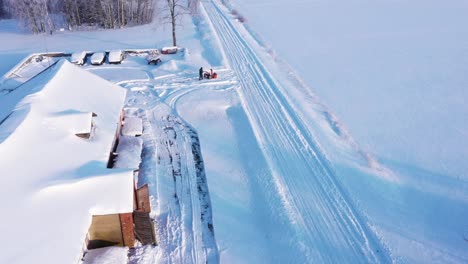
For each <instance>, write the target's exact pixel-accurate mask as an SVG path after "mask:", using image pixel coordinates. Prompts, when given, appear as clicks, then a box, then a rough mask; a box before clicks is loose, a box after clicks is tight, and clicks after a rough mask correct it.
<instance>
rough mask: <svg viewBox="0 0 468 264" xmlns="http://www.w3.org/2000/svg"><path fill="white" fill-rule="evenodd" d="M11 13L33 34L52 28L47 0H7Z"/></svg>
mask: <svg viewBox="0 0 468 264" xmlns="http://www.w3.org/2000/svg"><path fill="white" fill-rule="evenodd" d="M7 5H8V6H9V8H10V10H12V12H13V15H14V16H16V17H17V18H19V19H20V20H21V21H22V22H23V23H24V25H25V26H26V27H28V28H29V29H31V31H32V32H33V33H35V34H37V33H42V32H47V31H49V30H53V29H54V25H53V23H52V19H51V17H50V14H49V9H48V5H47V0H8V2H7Z"/></svg>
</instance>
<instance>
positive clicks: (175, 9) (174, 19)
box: [162, 0, 189, 46]
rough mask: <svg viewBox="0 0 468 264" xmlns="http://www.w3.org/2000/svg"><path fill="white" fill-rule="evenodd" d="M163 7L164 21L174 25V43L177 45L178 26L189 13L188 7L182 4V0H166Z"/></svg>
mask: <svg viewBox="0 0 468 264" xmlns="http://www.w3.org/2000/svg"><path fill="white" fill-rule="evenodd" d="M166 1H167V2H166V4H165V5H164V7H163V12H164V13H165V15H164V16H163V17H162V19H163V23H168V24H171V27H172V45H174V46H177V36H176V27H177V26H178V25H179V24H180V20H181V19H182V17H183V15H186V14H188V13H189V12H188V10H187V7H185V6H184V5H182V1H181V0H166Z"/></svg>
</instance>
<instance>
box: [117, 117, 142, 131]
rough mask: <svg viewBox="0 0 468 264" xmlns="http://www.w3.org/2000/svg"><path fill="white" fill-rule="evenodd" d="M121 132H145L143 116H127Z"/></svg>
mask: <svg viewBox="0 0 468 264" xmlns="http://www.w3.org/2000/svg"><path fill="white" fill-rule="evenodd" d="M121 133H122V135H124V136H139V135H141V134H143V122H142V120H141V118H139V117H135V116H128V117H125V119H124V123H123V126H122V130H121Z"/></svg>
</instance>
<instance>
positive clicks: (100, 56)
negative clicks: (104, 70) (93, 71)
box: [91, 52, 106, 65]
mask: <svg viewBox="0 0 468 264" xmlns="http://www.w3.org/2000/svg"><path fill="white" fill-rule="evenodd" d="M105 57H106V54H105V53H104V52H95V53H94V54H93V55H92V56H91V64H92V65H101V64H103V63H104V59H105Z"/></svg>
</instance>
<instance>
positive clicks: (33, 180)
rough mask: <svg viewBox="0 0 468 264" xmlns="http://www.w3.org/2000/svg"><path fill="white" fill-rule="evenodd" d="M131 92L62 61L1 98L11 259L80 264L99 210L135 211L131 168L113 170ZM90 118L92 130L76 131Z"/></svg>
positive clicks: (0, 170) (6, 243)
mask: <svg viewBox="0 0 468 264" xmlns="http://www.w3.org/2000/svg"><path fill="white" fill-rule="evenodd" d="M125 95H126V91H125V89H123V88H121V87H120V86H117V85H114V84H112V83H110V82H108V81H106V80H104V79H102V78H100V77H98V76H96V75H94V74H92V73H90V72H87V71H85V70H83V69H81V68H80V67H77V66H75V65H73V64H71V63H70V62H68V61H66V60H62V61H60V62H58V63H57V64H56V65H55V66H53V67H52V68H51V69H49V70H47V71H45V72H43V73H41V74H40V76H37V77H36V78H33V79H31V80H30V81H29V82H27V83H25V84H24V85H23V86H21V87H20V88H18V90H16V91H14V92H12V93H10V94H8V95H5V96H0V105H2V107H1V108H2V109H0V123H1V124H0V157H1V159H0V186H2V187H3V188H2V191H1V192H0V199H1V201H2V210H3V212H2V215H3V217H2V224H1V225H0V233H1V234H2V235H3V238H4V239H2V240H1V242H0V247H1V248H3V249H4V250H5V252H8V256H7V257H6V259H9V260H11V261H9V263H60V264H62V263H76V261H77V260H78V259H79V257H80V256H79V254H80V252H81V249H82V246H83V243H84V240H85V236H86V233H87V231H88V228H89V226H90V224H91V220H92V218H91V216H92V215H93V214H95V215H97V214H110V213H122V212H131V211H133V199H132V197H133V170H131V169H107V161H108V158H109V152H110V150H111V148H112V144H113V139H114V136H115V131H116V128H117V125H118V123H119V120H120V113H121V109H122V107H123V104H124V101H125ZM6 102H9V103H6ZM12 102H14V103H12ZM3 103H4V104H3ZM92 113H96V114H97V116H95V117H93V114H92ZM91 118H92V119H93V122H94V123H95V125H96V128H95V131H94V135H93V136H92V137H91V138H89V139H83V138H79V137H77V136H76V135H75V134H76V133H77V132H83V131H88V130H89V123H90V120H91ZM25 252H27V254H24V253H25Z"/></svg>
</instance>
